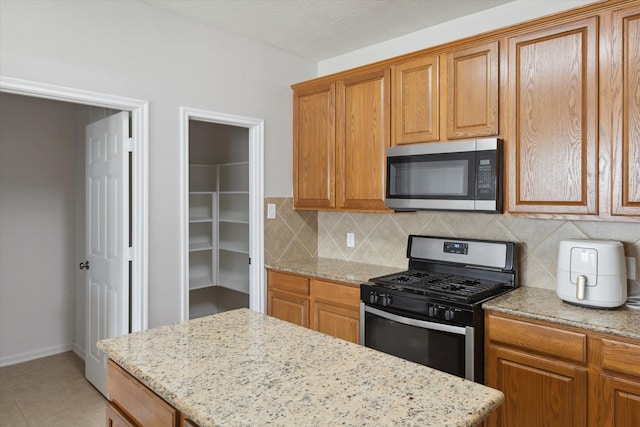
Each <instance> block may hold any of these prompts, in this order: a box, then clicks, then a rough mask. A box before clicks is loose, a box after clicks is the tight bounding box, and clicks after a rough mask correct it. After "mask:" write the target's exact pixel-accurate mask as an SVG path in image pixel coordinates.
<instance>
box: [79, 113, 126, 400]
mask: <svg viewBox="0 0 640 427" xmlns="http://www.w3.org/2000/svg"><path fill="white" fill-rule="evenodd" d="M128 136H129V113H128V112H122V113H119V114H116V115H113V116H111V117H108V118H106V119H103V120H100V121H98V122H95V123H92V124H90V125H88V126H87V128H86V150H87V152H86V161H87V162H86V163H87V164H86V188H85V191H86V213H85V214H86V239H87V241H86V248H87V261H88V264H89V268H88V270H87V271H86V281H87V282H86V283H87V285H86V299H87V300H86V301H87V304H86V322H87V325H86V342H85V346H86V348H85V354H86V357H85V375H86V377H87V379H88V380H89V381H90V382H91V383H92V384H93V385H94V386H95V387H96V388H97V389H98V390H100V392H101V393H102V394H104V395H106V356H105V355H104V354H103V353H101V352H100V351H99V350H98V349H97V347H96V343H97V342H98V341H99V340H101V339H103V338H110V337H114V336H118V335H122V334H125V333H127V332H128V331H129V258H128V255H127V249H128V246H129V237H128V236H129V153H128V150H127V149H126V144H127V142H128Z"/></svg>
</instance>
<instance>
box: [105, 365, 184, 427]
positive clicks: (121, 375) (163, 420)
mask: <svg viewBox="0 0 640 427" xmlns="http://www.w3.org/2000/svg"><path fill="white" fill-rule="evenodd" d="M107 391H108V392H109V401H108V402H107V408H106V425H107V427H116V426H117V427H123V426H124V427H138V426H139V427H146V426H154V427H165V426H166V427H183V426H184V427H188V426H195V424H193V422H191V421H189V420H188V419H187V418H185V416H184V414H181V413H180V412H179V411H178V410H177V409H176V408H174V407H173V406H171V405H170V404H168V403H167V402H165V401H164V400H163V399H162V398H161V397H160V396H158V395H157V394H155V393H154V392H153V391H151V390H150V389H149V388H147V387H146V386H145V385H144V384H142V383H141V382H140V381H138V380H137V379H136V378H135V377H133V376H132V375H131V374H129V373H128V372H127V371H125V370H124V369H122V368H121V367H120V366H119V365H118V364H116V363H115V362H113V361H112V360H110V359H109V360H108V361H107Z"/></svg>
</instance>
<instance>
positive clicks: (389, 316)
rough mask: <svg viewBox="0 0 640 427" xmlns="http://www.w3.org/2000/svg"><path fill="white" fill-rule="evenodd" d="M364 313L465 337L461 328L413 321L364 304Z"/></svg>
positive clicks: (464, 332)
mask: <svg viewBox="0 0 640 427" xmlns="http://www.w3.org/2000/svg"><path fill="white" fill-rule="evenodd" d="M362 304H363V305H364V311H366V312H368V313H371V314H375V315H376V316H380V317H383V318H385V319H388V320H393V321H394V322H398V323H403V324H405V325H410V326H416V327H418V328H423V329H433V330H436V331H442V332H450V333H452V334H458V335H465V334H466V329H465V328H463V327H460V326H453V325H444V324H442V323H434V322H427V321H425V320H418V319H413V318H411V317H404V316H398V315H397V314H393V313H389V312H388V311H384V310H378V309H377V308H374V307H370V306H368V305H366V304H364V303H362Z"/></svg>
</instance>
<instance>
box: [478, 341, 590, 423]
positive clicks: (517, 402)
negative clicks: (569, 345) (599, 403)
mask: <svg viewBox="0 0 640 427" xmlns="http://www.w3.org/2000/svg"><path fill="white" fill-rule="evenodd" d="M485 373H486V385H487V386H489V387H493V388H496V389H498V390H501V391H502V392H503V393H504V395H505V400H504V403H503V404H502V405H501V406H500V407H499V408H498V409H497V410H496V412H494V413H493V414H492V415H491V416H490V417H489V418H488V419H487V425H489V426H503V427H509V426H518V427H528V426H531V427H538V426H566V427H569V426H575V427H579V426H585V425H586V424H587V370H586V368H582V367H578V366H574V365H571V364H568V363H562V362H558V361H554V360H552V359H546V358H543V357H540V356H532V355H529V354H525V353H522V352H518V351H514V350H510V349H507V348H503V347H498V346H494V345H489V346H488V349H487V362H486V371H485Z"/></svg>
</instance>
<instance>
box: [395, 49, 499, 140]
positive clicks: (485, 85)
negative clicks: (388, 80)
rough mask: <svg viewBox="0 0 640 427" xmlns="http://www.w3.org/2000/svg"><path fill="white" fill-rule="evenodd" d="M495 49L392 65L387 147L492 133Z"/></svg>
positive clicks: (496, 70)
mask: <svg viewBox="0 0 640 427" xmlns="http://www.w3.org/2000/svg"><path fill="white" fill-rule="evenodd" d="M498 46H499V42H498V41H493V42H490V43H483V44H480V45H477V46H473V47H468V48H463V49H458V50H452V51H450V52H447V53H442V54H441V55H424V56H418V57H415V58H412V59H410V60H407V61H406V62H401V63H398V64H395V65H394V66H393V68H392V73H393V85H392V88H391V91H392V96H393V111H392V116H391V128H392V142H391V144H392V145H402V144H415V143H421V142H435V141H446V140H451V139H464V138H474V137H482V136H491V135H498V132H499V127H498V101H499V56H498V53H499V51H498ZM441 58H442V59H443V60H444V62H442V63H441V61H440V59H441ZM441 122H442V123H441ZM440 129H445V131H446V132H445V133H441V131H440Z"/></svg>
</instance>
